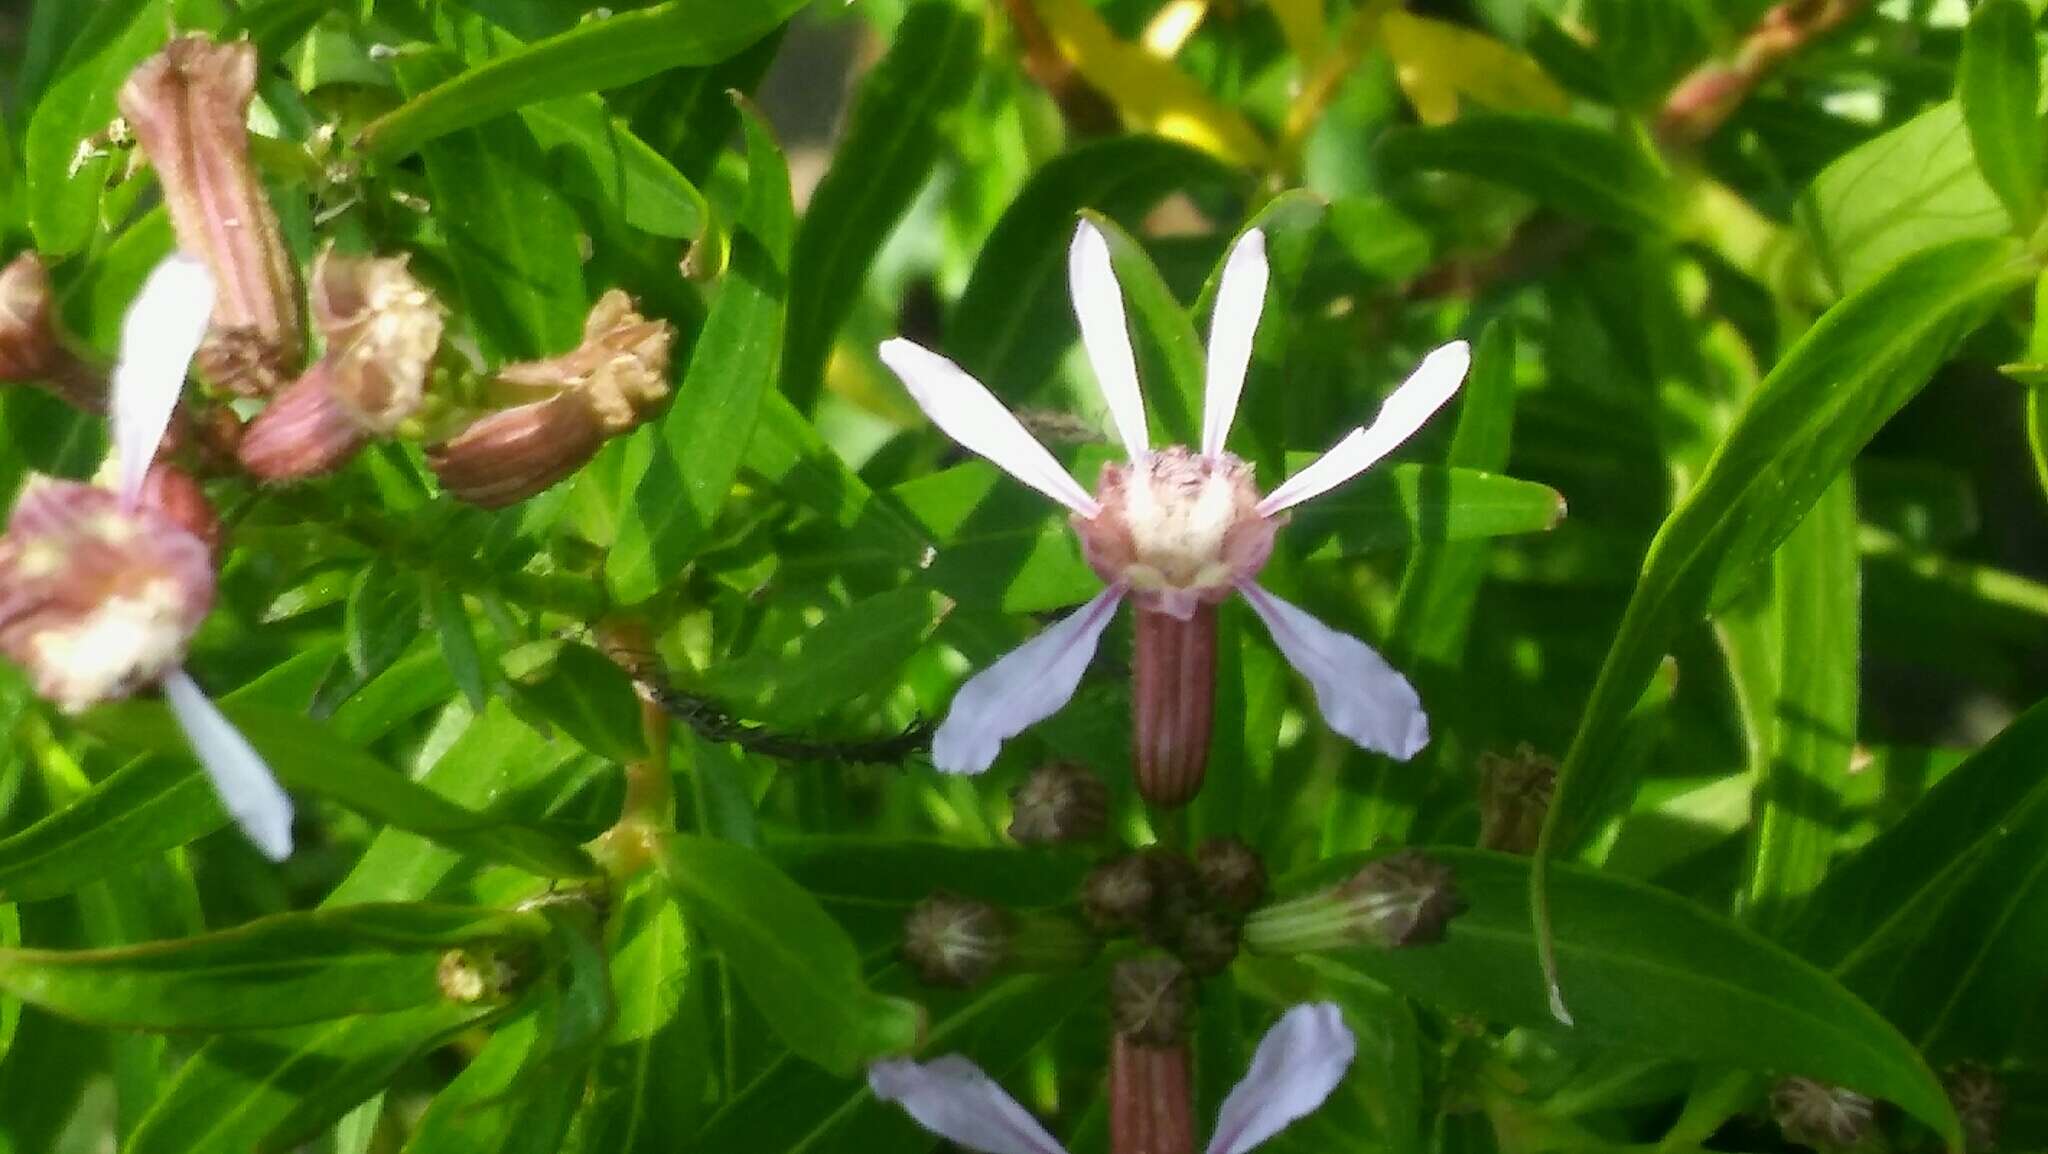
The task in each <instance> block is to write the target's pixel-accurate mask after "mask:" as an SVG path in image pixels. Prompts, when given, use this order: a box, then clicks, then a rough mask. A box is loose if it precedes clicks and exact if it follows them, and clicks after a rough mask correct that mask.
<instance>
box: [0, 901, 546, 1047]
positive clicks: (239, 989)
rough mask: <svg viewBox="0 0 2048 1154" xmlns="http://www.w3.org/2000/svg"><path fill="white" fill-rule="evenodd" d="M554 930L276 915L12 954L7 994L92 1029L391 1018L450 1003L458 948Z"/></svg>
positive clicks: (521, 920) (451, 909)
mask: <svg viewBox="0 0 2048 1154" xmlns="http://www.w3.org/2000/svg"><path fill="white" fill-rule="evenodd" d="M546 933H547V926H546V924H545V923H544V922H541V921H540V920H539V919H537V918H535V917H534V916H532V915H529V914H509V913H504V912H502V911H498V910H486V909H469V908H464V907H459V906H430V905H418V904H410V905H366V906H342V907H338V908H333V909H326V910H317V911H312V912H301V913H285V914H274V915H272V916H270V917H266V918H258V919H257V920H255V921H252V922H248V923H246V924H244V925H241V926H237V927H236V928H234V929H231V930H224V931H222V932H219V933H213V934H205V935H202V936H200V937H195V938H181V939H173V940H168V941H157V942H149V943H145V944H143V945H137V946H121V947H115V948H112V949H97V950H29V949H12V950H0V989H4V990H6V991H7V992H8V993H9V994H11V995H13V996H14V997H16V998H19V999H21V1000H22V1001H24V1002H27V1003H29V1004H30V1005H34V1006H38V1007H40V1008H42V1009H44V1010H48V1011H50V1012H51V1013H56V1014H63V1015H65V1016H67V1017H71V1018H75V1019H78V1020H80V1021H84V1022H91V1023H94V1024H96V1025H101V1026H111V1027H115V1028H119V1029H134V1030H248V1029H260V1028H266V1027H274V1026H295V1025H302V1024H305V1023H308V1022H317V1021H323V1020H326V1019H329V1018H344V1017H349V1016H351V1015H356V1014H381V1013H389V1012H392V1011H396V1010H403V1009H409V1008H412V1007H415V1006H425V1005H429V1004H431V1003H434V1002H437V1001H439V1000H441V999H442V997H443V994H442V993H441V988H440V985H439V983H438V981H437V979H436V970H437V969H438V968H439V965H440V961H441V956H442V954H444V953H445V952H446V951H448V950H450V949H454V948H457V947H464V946H468V947H476V948H483V949H491V948H516V947H519V946H527V947H535V946H537V945H538V943H539V942H540V940H541V939H542V938H544V937H545V936H546Z"/></svg>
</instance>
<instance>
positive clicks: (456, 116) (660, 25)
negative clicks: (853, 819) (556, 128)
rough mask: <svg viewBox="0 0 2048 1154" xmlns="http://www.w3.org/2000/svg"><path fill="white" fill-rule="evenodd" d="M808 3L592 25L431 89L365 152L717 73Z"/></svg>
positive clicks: (375, 132) (711, 1)
mask: <svg viewBox="0 0 2048 1154" xmlns="http://www.w3.org/2000/svg"><path fill="white" fill-rule="evenodd" d="M804 3H805V0H762V2H760V3H755V4H731V3H727V2H726V0H669V2H668V3H666V4H656V5H653V6H652V7H648V8H640V9H635V10H632V11H628V12H618V13H614V14H612V15H610V16H607V17H604V18H602V19H596V20H586V21H583V22H582V23H579V24H578V25H576V27H574V28H571V29H569V30H568V31H566V32H563V33H561V34H559V35H556V36H550V37H548V38H546V39H544V40H537V41H535V42H533V43H532V44H529V45H527V46H526V47H524V48H522V49H519V50H517V51H512V52H507V53H505V54H504V55H501V56H499V57H497V58H496V59H494V60H492V61H490V62H489V63H487V64H484V65H481V66H479V67H476V68H472V69H470V70H468V71H466V72H463V73H462V74H460V75H458V76H451V77H446V78H443V79H441V80H439V81H438V82H437V83H435V84H433V85H432V86H431V87H429V86H425V85H422V86H420V87H419V88H417V89H412V90H410V91H409V92H408V97H409V99H407V101H406V102H405V103H404V104H402V105H400V106H398V107H397V108H395V109H393V110H392V111H390V112H388V113H385V114H384V115H383V116H381V117H378V118H377V119H376V120H374V121H372V122H371V123H370V124H369V125H368V126H367V127H365V128H364V129H363V131H362V135H361V138H360V144H361V147H362V148H363V150H364V151H365V152H367V153H368V154H369V155H370V156H372V157H375V158H377V159H379V160H395V159H398V158H399V157H403V156H405V155H406V154H408V153H411V152H414V151H417V150H418V149H420V148H421V146H423V145H425V144H426V143H427V142H429V141H432V140H435V139H438V138H440V137H442V136H446V135H448V134H450V133H453V132H456V131H459V130H461V129H465V128H468V127H471V126H472V125H477V124H482V123H483V122H484V121H486V120H490V119H492V118H493V117H496V116H499V115H501V114H503V113H506V112H510V111H512V110H513V109H515V108H520V107H523V106H525V105H528V104H535V103H538V102H540V101H543V100H550V99H554V98H556V97H561V96H571V95H575V94H577V93H583V92H595V91H598V90H600V89H607V88H619V87H622V86H624V85H627V84H632V83H633V82H635V81H638V80H644V79H646V78H647V77H649V76H653V75H655V74H656V73H660V72H666V71H668V70H669V69H672V68H691V67H701V66H704V65H708V64H716V63H718V62H719V61H721V60H724V59H725V58H726V57H728V56H731V55H733V54H735V53H737V52H739V51H740V50H741V49H743V48H745V47H746V46H747V45H749V44H752V43H754V42H755V41H756V40H759V39H761V38H762V37H763V36H766V35H768V34H769V33H770V32H772V31H774V30H775V28H776V27H777V26H778V25H780V24H781V23H782V22H783V21H784V20H787V19H789V17H790V16H791V15H793V14H794V13H795V12H796V11H797V10H798V9H799V8H802V7H803V6H804Z"/></svg>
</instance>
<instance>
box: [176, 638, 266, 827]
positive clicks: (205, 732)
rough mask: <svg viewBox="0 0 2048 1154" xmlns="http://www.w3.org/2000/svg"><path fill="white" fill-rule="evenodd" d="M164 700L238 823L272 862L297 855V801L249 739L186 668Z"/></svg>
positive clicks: (180, 672) (180, 673) (221, 798)
mask: <svg viewBox="0 0 2048 1154" xmlns="http://www.w3.org/2000/svg"><path fill="white" fill-rule="evenodd" d="M164 700H165V701H167V702H169V703H170V706H171V712H172V713H174V714H176V715H177V717H178V724H180V725H182V726H184V727H185V736H186V737H187V738H189V739H190V740H191V742H192V750H193V752H195V753H197V754H198V755H199V764H200V765H201V766H204V767H205V769H206V775H207V776H208V777H210V778H212V779H213V788H214V791H215V792H217V793H219V794H220V800H221V804H222V805H224V806H226V807H227V811H228V815H229V816H230V817H233V818H234V819H235V824H236V825H238V826H241V827H242V832H243V833H244V834H246V835H248V838H249V840H250V841H252V842H254V843H256V848H257V849H260V850H262V851H263V856H264V857H267V858H269V859H270V860H271V861H283V860H284V859H286V858H288V857H290V856H292V799H291V798H289V797H287V796H286V795H285V792H284V790H283V789H282V788H280V787H279V786H278V784H277V779H276V778H274V777H272V776H270V767H269V766H267V765H265V764H263V757H262V755H260V754H258V753H257V752H256V750H255V748H254V747H252V746H251V745H250V744H249V739H248V738H246V737H243V736H242V734H241V731H240V730H238V729H236V728H235V726H234V723H233V722H231V721H229V720H228V719H227V718H226V717H224V716H222V715H221V712H220V710H219V709H218V708H216V707H215V706H214V704H213V702H211V701H208V700H207V699H206V693H205V691H204V690H202V689H200V688H199V686H198V685H196V684H194V683H193V681H192V678H191V677H189V676H187V675H186V673H185V671H184V670H182V669H174V670H172V671H171V672H170V675H169V676H167V677H165V678H164Z"/></svg>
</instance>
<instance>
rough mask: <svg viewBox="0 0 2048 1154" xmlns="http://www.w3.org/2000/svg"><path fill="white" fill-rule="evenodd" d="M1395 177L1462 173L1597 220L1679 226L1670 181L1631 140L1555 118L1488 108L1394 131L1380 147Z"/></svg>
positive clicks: (1657, 231) (1645, 227)
mask: <svg viewBox="0 0 2048 1154" xmlns="http://www.w3.org/2000/svg"><path fill="white" fill-rule="evenodd" d="M1375 155H1376V156H1377V158H1378V160H1379V163H1380V165H1381V166H1382V167H1383V168H1385V169H1386V171H1387V173H1388V174H1389V175H1390V176H1395V175H1400V174H1405V173H1414V172H1456V173H1462V174H1463V175H1466V176H1469V177H1472V178H1474V179H1476V180H1483V181H1488V182H1490V183H1493V184H1500V185H1505V186H1506V187H1508V188H1512V189H1514V190H1515V191H1517V192H1520V193H1522V194H1524V195H1526V196H1529V197H1531V198H1533V199H1535V200H1536V201H1538V202H1540V203H1542V204H1544V205H1546V206H1548V207H1550V208H1554V209H1556V210H1557V211H1559V212H1562V213H1565V214H1567V215H1569V216H1574V217H1577V218H1579V219H1580V220H1584V221H1586V222H1588V223H1590V224H1596V225H1600V226H1603V227H1607V228H1618V229H1622V230H1625V231H1628V232H1633V233H1638V234H1641V235H1645V236H1662V235H1666V234H1668V233H1669V232H1670V231H1671V227H1672V219H1673V206H1674V196H1673V193H1672V189H1671V183H1670V178H1669V177H1668V176H1667V175H1666V173H1665V172H1664V171H1663V170H1662V169H1661V168H1660V167H1659V166H1658V165H1657V163H1656V162H1655V161H1654V160H1653V159H1651V157H1650V155H1649V154H1648V153H1647V152H1646V151H1645V150H1644V149H1643V148H1642V147H1641V146H1640V145H1638V144H1637V143H1635V142H1634V141H1633V140H1632V139H1630V138H1625V137H1623V136H1619V135H1617V134H1616V133H1615V132H1613V131H1609V130H1606V129H1601V128H1595V127H1593V126H1592V125H1589V124H1580V123H1578V122H1576V121H1570V120H1560V119H1557V118H1555V117H1541V116H1510V115H1505V114H1500V113H1481V114H1472V115H1466V116H1460V117H1459V118H1458V119H1457V120H1456V121H1454V122H1452V123H1450V124H1446V125H1443V126H1441V127H1438V128H1413V127H1403V128H1392V129H1388V130H1387V132H1386V134H1385V135H1383V136H1382V137H1381V138H1380V142H1379V145H1378V147H1377V149H1376V150H1375Z"/></svg>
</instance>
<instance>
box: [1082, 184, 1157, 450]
mask: <svg viewBox="0 0 2048 1154" xmlns="http://www.w3.org/2000/svg"><path fill="white" fill-rule="evenodd" d="M1067 289H1068V291H1069V292H1070V293H1071V294H1072V295H1073V298H1074V317H1075V319H1077V320H1079V321H1080V322H1081V344H1082V347H1084V348H1086V349H1087V350H1088V363H1089V364H1091V365H1093V366H1094V367H1095V381H1096V383H1097V384H1098V385H1099V386H1100V387H1101V389H1102V399H1103V400H1104V401H1106V402H1108V404H1109V416H1110V419H1111V420H1114V421H1115V422H1116V435H1117V436H1118V438H1120V439H1121V440H1122V441H1123V443H1124V452H1126V453H1128V454H1130V458H1131V460H1133V461H1135V460H1137V459H1138V458H1139V457H1141V456H1143V455H1145V454H1146V453H1147V452H1150V451H1151V449H1152V435H1151V433H1150V431H1148V430H1147V429H1146V428H1145V395H1144V394H1143V393H1142V392H1140V391H1139V389H1138V362H1137V360H1136V358H1135V357H1134V356H1133V355H1132V353H1131V330H1130V322H1129V321H1128V319H1127V318H1126V317H1125V316H1124V294H1123V289H1121V288H1120V287H1118V285H1117V283H1116V270H1115V268H1113V267H1111V265H1110V263H1109V242H1108V241H1107V240H1105V239H1104V238H1103V235H1102V230H1101V229H1098V228H1096V227H1095V224H1094V222H1092V221H1088V220H1083V221H1082V222H1081V224H1080V226H1079V227H1078V228H1076V229H1075V230H1074V243H1073V245H1072V246H1071V247H1070V248H1069V249H1068V250H1067Z"/></svg>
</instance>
